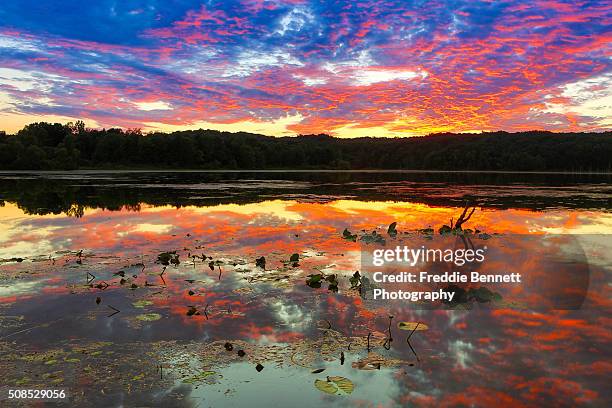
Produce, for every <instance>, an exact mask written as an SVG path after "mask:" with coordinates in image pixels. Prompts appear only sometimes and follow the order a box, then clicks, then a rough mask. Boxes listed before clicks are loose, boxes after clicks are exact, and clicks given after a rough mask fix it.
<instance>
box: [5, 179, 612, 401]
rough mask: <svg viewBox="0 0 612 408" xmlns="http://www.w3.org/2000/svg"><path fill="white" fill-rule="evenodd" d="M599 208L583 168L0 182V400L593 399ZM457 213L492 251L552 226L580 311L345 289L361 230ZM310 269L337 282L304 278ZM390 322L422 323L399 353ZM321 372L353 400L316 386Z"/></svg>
mask: <svg viewBox="0 0 612 408" xmlns="http://www.w3.org/2000/svg"><path fill="white" fill-rule="evenodd" d="M611 198H612V178H611V177H610V176H596V175H582V176H575V175H564V176H554V175H533V174H524V175H516V174H515V175H504V174H474V173H471V174H451V173H438V174H414V173H399V172H398V173H385V172H373V173H342V172H340V173H338V172H334V173H326V172H317V173H299V172H298V173H287V172H276V173H163V172H142V173H120V172H107V173H93V172H90V173H88V172H83V173H72V174H69V173H66V174H63V173H53V174H28V173H19V174H9V173H4V174H0V204H1V205H2V207H0V259H2V263H0V322H1V325H0V372H2V373H3V378H2V380H0V390H1V391H2V395H0V400H1V398H4V397H5V396H6V390H8V389H9V388H11V389H12V388H42V387H46V388H62V389H65V390H67V393H68V394H69V396H70V401H69V402H65V403H66V404H67V405H68V404H74V405H83V406H89V405H91V404H98V405H103V406H164V407H168V406H181V407H182V406H188V407H196V406H199V407H207V406H224V405H226V406H249V407H253V406H264V407H269V406H279V407H283V406H288V405H292V406H313V407H316V406H322V405H323V404H326V405H330V406H389V407H391V406H400V405H405V406H412V405H414V406H445V405H446V406H491V405H494V404H496V405H502V406H576V405H584V406H602V407H603V406H609V405H610V397H611V395H610V391H609V378H610V374H612V363H611V362H610V357H611V353H610V350H611V347H610V346H611V344H612V331H611V330H610V327H611V325H612V319H611V318H610V316H611V305H612V301H611V300H610V271H611V270H612V255H611V254H612V251H611V249H612V239H611V238H610V235H607V234H609V233H610V232H612V200H611ZM466 204H469V205H474V206H476V208H477V210H476V211H475V213H474V215H473V216H472V218H471V219H470V221H469V222H468V223H467V225H466V226H465V227H466V228H470V229H472V230H476V229H478V230H479V231H481V232H482V233H484V234H486V236H487V239H488V241H487V242H489V245H494V244H495V242H501V241H496V240H503V239H506V238H505V237H513V236H518V235H517V234H521V235H527V236H539V235H541V234H545V236H556V237H558V236H561V237H571V241H572V242H573V243H574V245H578V246H579V247H580V248H581V250H582V251H583V252H584V254H583V255H584V256H585V257H586V259H587V261H588V264H589V271H588V280H587V281H586V282H587V283H586V285H587V287H588V292H587V295H586V298H585V299H584V303H583V304H582V306H581V307H580V309H578V310H538V311H535V310H532V309H531V308H529V307H515V306H516V305H511V304H509V303H507V302H506V303H503V302H502V303H499V304H493V303H494V302H487V303H478V302H471V303H469V304H460V305H452V306H451V305H446V306H444V305H442V306H443V307H441V308H438V309H437V310H423V308H419V307H417V306H415V305H414V304H409V303H407V302H398V301H394V302H387V303H383V302H374V301H372V300H371V299H368V297H367V296H365V297H364V295H363V292H362V291H360V290H356V289H351V284H350V281H349V278H350V277H351V276H352V275H353V273H354V272H355V271H357V270H360V269H361V265H360V245H361V244H362V243H363V242H362V241H360V238H361V237H363V236H366V235H369V234H371V232H372V231H378V234H381V235H382V236H384V237H386V239H387V241H390V240H393V239H398V240H401V241H402V242H404V243H405V242H412V243H420V242H422V241H423V242H426V241H428V240H432V239H433V241H436V240H438V239H440V237H439V236H438V234H437V232H436V231H437V230H438V229H439V228H440V227H441V226H442V225H444V224H448V223H449V222H450V219H451V218H453V219H455V220H456V219H457V217H458V216H459V214H460V213H461V211H462V210H463V207H464V206H465V205H466ZM392 222H397V230H398V231H400V234H399V238H395V237H393V238H392V237H389V236H387V235H386V232H387V227H388V225H389V224H391V223H392ZM429 227H431V228H433V230H434V233H433V234H425V235H423V234H422V233H419V232H418V230H422V229H426V228H429ZM345 228H346V229H348V230H349V231H351V232H353V233H355V234H356V235H358V238H357V242H353V241H352V240H350V239H348V240H347V239H343V231H344V229H345ZM498 234H499V235H498ZM430 235H431V236H430ZM478 239H479V238H478V237H477V236H475V237H474V240H475V241H478ZM483 239H484V238H483ZM568 239H569V238H568ZM547 246H548V247H549V248H552V249H551V251H553V252H554V253H559V254H561V253H567V252H568V250H567V248H568V246H567V245H565V244H564V243H563V242H561V241H559V240H552V239H551V240H549V241H547ZM174 251H176V253H175V254H170V255H167V259H166V260H168V259H175V258H178V260H179V262H180V263H179V264H178V265H177V264H172V263H170V264H169V265H163V263H164V262H162V261H163V260H164V259H163V257H162V259H161V260H160V258H158V255H160V254H161V253H164V252H174ZM522 252H523V253H526V252H528V250H527V249H525V250H524V251H522ZM293 254H298V256H299V261H298V262H297V263H296V262H293V261H290V257H291V256H292V255H293ZM262 256H264V257H265V267H263V268H262V267H261V265H259V266H257V265H256V259H257V258H260V257H262ZM507 258H508V259H514V260H515V264H516V265H517V268H519V269H521V270H522V271H523V272H528V271H531V272H532V273H534V274H537V273H540V274H549V275H551V277H550V279H551V280H554V279H555V275H554V273H555V271H554V270H553V271H551V270H546V267H545V265H544V263H543V262H541V260H538V258H537V257H535V256H533V257H531V258H526V259H525V261H524V262H523V263H519V262H518V259H522V258H520V257H518V256H517V254H516V253H515V254H512V253H509V252H508V253H507ZM508 259H507V260H506V261H508ZM538 262H539V263H538ZM316 273H323V274H324V275H325V276H329V275H332V274H333V275H336V277H337V279H338V282H339V285H338V291H337V292H336V291H334V290H328V287H327V285H322V287H321V288H312V287H309V286H307V285H306V284H305V280H306V279H307V276H308V275H311V274H316ZM504 295H505V294H504ZM389 316H393V318H392V319H390V317H389ZM401 321H403V322H419V324H422V326H421V328H426V330H418V331H415V332H414V333H413V335H412V337H411V338H410V344H408V343H407V342H406V338H407V337H408V335H409V334H410V332H409V331H405V330H400V329H398V326H397V323H398V322H401ZM389 333H390V334H391V335H390V336H389ZM389 338H391V339H392V341H389ZM227 343H229V344H227ZM239 350H242V351H244V355H242V353H240V355H239V354H238V351H239ZM257 367H259V370H258V369H257ZM320 370H323V371H320ZM313 371H314V372H313ZM328 377H332V379H333V377H344V378H346V379H347V380H349V381H350V383H351V384H352V391H351V392H349V393H343V392H341V391H338V394H346V395H333V394H330V393H328V392H325V390H322V389H321V383H325V384H327V385H329V384H331V385H332V387H333V386H334V384H335V383H333V382H328V381H326V380H327V378H328ZM317 380H319V382H317ZM317 384H318V385H319V387H317ZM323 388H325V387H323ZM328 391H329V390H328ZM332 393H333V390H332ZM24 405H27V404H24Z"/></svg>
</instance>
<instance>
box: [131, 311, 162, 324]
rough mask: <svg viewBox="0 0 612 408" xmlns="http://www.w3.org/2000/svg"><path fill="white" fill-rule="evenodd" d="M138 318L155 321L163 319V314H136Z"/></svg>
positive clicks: (144, 320)
mask: <svg viewBox="0 0 612 408" xmlns="http://www.w3.org/2000/svg"><path fill="white" fill-rule="evenodd" d="M136 319H138V320H140V321H143V322H153V321H155V320H159V319H161V315H160V314H159V313H144V314H140V315H138V316H136Z"/></svg>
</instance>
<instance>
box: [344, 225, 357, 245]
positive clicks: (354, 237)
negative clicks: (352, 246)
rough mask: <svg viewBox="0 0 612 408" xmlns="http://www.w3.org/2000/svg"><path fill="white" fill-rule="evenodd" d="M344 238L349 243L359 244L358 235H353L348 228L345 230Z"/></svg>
mask: <svg viewBox="0 0 612 408" xmlns="http://www.w3.org/2000/svg"><path fill="white" fill-rule="evenodd" d="M342 238H344V239H346V240H347V241H353V242H357V234H353V233H351V231H349V230H348V228H345V229H344V231H342Z"/></svg>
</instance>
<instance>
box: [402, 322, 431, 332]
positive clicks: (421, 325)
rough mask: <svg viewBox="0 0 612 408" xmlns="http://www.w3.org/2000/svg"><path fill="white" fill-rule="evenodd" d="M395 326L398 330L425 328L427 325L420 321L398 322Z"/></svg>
mask: <svg viewBox="0 0 612 408" xmlns="http://www.w3.org/2000/svg"><path fill="white" fill-rule="evenodd" d="M397 328H398V329H400V330H410V331H412V330H416V331H420V330H427V329H429V327H428V326H427V325H426V324H425V323H421V322H399V323H398V324H397Z"/></svg>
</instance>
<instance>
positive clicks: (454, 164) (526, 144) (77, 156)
mask: <svg viewBox="0 0 612 408" xmlns="http://www.w3.org/2000/svg"><path fill="white" fill-rule="evenodd" d="M611 136H612V132H603V133H551V132H545V131H530V132H521V133H506V132H493V133H481V134H452V133H442V134H434V135H429V136H424V137H413V138H370V137H366V138H356V139H339V138H333V137H330V136H327V135H303V136H298V137H281V138H275V137H266V136H263V135H257V134H252V133H245V132H239V133H229V132H220V131H216V130H203V129H199V130H190V131H181V132H173V133H169V134H166V133H150V134H147V135H143V134H142V133H141V132H140V130H138V129H128V130H122V129H102V130H97V129H87V128H86V127H85V124H84V123H83V122H82V121H78V122H76V123H74V124H73V123H68V124H66V125H62V124H59V123H53V124H52V123H45V122H40V123H33V124H30V125H27V126H26V127H24V128H23V129H22V130H20V131H19V132H17V134H16V135H6V134H4V133H2V132H0V169H3V170H11V169H23V170H73V169H77V168H113V169H115V168H159V169H288V168H293V169H310V168H318V169H414V170H500V171H511V170H513V171H538V170H547V171H559V170H564V171H610V169H612V137H611Z"/></svg>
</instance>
